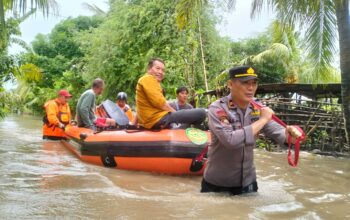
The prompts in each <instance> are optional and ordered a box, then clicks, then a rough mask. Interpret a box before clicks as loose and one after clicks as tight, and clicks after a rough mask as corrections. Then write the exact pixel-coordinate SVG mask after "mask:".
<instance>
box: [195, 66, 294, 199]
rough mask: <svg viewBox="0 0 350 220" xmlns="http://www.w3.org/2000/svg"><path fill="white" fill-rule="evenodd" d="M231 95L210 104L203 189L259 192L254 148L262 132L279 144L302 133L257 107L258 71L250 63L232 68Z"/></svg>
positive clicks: (240, 192)
mask: <svg viewBox="0 0 350 220" xmlns="http://www.w3.org/2000/svg"><path fill="white" fill-rule="evenodd" d="M229 77H230V79H229V81H228V87H229V88H230V95H228V96H227V97H223V98H221V99H219V100H217V101H215V102H214V103H213V104H211V105H210V106H209V115H208V117H209V128H210V132H211V137H212V141H211V144H210V146H209V151H208V161H207V166H206V169H205V171H204V178H203V180H202V189H201V192H228V193H230V194H232V195H238V194H242V193H248V192H256V191H257V190H258V184H257V182H256V172H255V166H254V161H253V153H254V152H253V150H254V148H255V144H256V143H255V142H256V138H257V136H258V134H259V132H263V133H264V134H265V135H266V136H268V137H270V138H272V139H274V140H275V141H276V142H277V143H279V144H280V145H284V143H286V142H287V138H286V137H288V133H289V135H291V136H292V143H294V142H295V139H296V138H298V137H300V136H301V133H300V132H299V130H297V129H296V128H295V127H293V126H287V128H284V127H282V126H281V125H279V124H277V123H276V122H275V121H272V120H271V119H272V115H273V114H274V112H273V111H272V110H271V109H270V108H268V107H264V108H262V109H256V108H255V107H254V106H253V105H252V104H251V103H250V101H251V100H252V99H253V98H254V94H255V92H256V89H257V73H256V71H255V69H253V68H252V67H248V66H240V67H236V68H232V69H230V71H229Z"/></svg>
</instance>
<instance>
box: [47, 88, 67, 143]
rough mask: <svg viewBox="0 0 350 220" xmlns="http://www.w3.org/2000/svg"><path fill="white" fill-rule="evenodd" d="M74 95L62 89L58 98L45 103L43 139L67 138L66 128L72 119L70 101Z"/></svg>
mask: <svg viewBox="0 0 350 220" xmlns="http://www.w3.org/2000/svg"><path fill="white" fill-rule="evenodd" d="M71 97H72V95H71V94H69V92H68V91H67V90H64V89H62V90H60V91H59V92H58V97H57V98H56V99H53V100H50V101H48V102H46V103H45V105H44V108H45V112H46V115H45V116H44V118H43V122H44V124H43V139H51V140H60V139H64V138H65V134H64V128H65V126H66V125H67V124H69V122H70V120H71V112H70V108H69V105H68V101H69V100H70V98H71Z"/></svg>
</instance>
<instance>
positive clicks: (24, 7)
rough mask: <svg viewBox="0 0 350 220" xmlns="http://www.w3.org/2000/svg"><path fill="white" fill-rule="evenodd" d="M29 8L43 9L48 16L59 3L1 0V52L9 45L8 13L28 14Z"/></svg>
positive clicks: (38, 0) (33, 0)
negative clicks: (6, 18)
mask: <svg viewBox="0 0 350 220" xmlns="http://www.w3.org/2000/svg"><path fill="white" fill-rule="evenodd" d="M28 6H29V7H28ZM28 8H29V11H36V9H38V10H41V11H42V13H43V14H44V15H46V16H47V15H48V14H49V12H50V10H53V11H55V10H56V9H57V5H56V1H55V0H31V1H30V2H29V1H27V0H0V52H3V51H5V50H6V48H7V46H8V35H9V34H8V28H7V25H6V20H5V15H6V13H7V12H12V14H14V15H15V17H18V15H19V14H21V15H25V14H27V11H28Z"/></svg>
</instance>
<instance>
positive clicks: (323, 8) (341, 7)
mask: <svg viewBox="0 0 350 220" xmlns="http://www.w3.org/2000/svg"><path fill="white" fill-rule="evenodd" d="M264 5H265V6H267V7H270V8H272V9H273V10H274V11H275V12H276V13H277V18H278V19H279V20H280V21H281V23H282V24H286V25H291V26H296V25H299V26H300V27H301V28H302V29H304V30H305V46H306V50H307V52H308V56H309V58H310V59H311V60H312V61H313V67H312V68H313V72H314V73H316V74H317V75H320V76H325V75H332V73H333V72H334V69H333V68H332V67H331V64H332V63H333V61H334V60H333V59H334V54H337V50H336V48H337V47H336V42H337V41H336V40H337V35H338V38H339V40H338V43H339V50H340V71H341V90H342V91H341V94H342V95H341V101H342V107H343V112H344V121H345V131H346V138H347V142H348V144H349V143H350V66H349V63H350V15H349V12H350V11H349V0H295V1H287V0H254V1H253V3H252V16H254V15H255V14H257V13H260V12H261V9H262V7H263V6H264Z"/></svg>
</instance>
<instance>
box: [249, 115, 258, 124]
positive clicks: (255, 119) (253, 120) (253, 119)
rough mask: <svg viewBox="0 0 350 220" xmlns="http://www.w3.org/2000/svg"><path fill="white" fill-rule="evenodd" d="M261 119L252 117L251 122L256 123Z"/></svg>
mask: <svg viewBox="0 0 350 220" xmlns="http://www.w3.org/2000/svg"><path fill="white" fill-rule="evenodd" d="M259 118H260V117H259V116H253V117H251V119H250V120H251V122H252V123H254V122H256V121H258V120H259Z"/></svg>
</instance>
